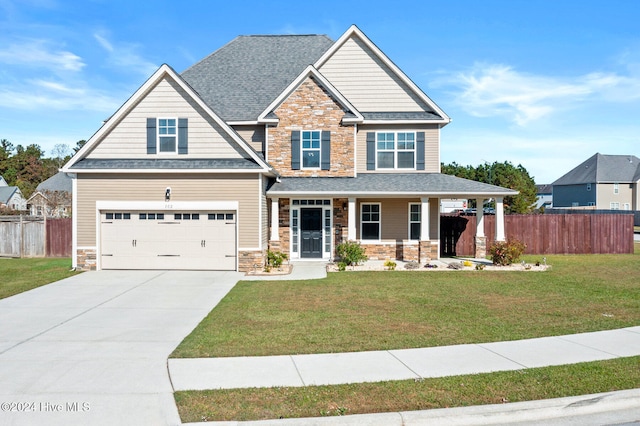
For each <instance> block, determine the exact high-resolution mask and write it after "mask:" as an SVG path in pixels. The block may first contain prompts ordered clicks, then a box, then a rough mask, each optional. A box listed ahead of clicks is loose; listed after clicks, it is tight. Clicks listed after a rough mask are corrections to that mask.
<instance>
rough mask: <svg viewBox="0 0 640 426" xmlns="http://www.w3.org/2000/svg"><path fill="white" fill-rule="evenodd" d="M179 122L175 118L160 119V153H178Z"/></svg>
mask: <svg viewBox="0 0 640 426" xmlns="http://www.w3.org/2000/svg"><path fill="white" fill-rule="evenodd" d="M177 121H178V120H177V119H175V118H158V152H167V153H173V154H175V153H176V152H177V148H178V132H177V130H178V126H177Z"/></svg>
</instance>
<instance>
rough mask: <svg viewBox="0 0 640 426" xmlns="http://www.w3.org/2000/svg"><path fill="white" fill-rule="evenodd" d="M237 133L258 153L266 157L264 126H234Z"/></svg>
mask: <svg viewBox="0 0 640 426" xmlns="http://www.w3.org/2000/svg"><path fill="white" fill-rule="evenodd" d="M233 128H234V130H235V131H236V132H238V134H239V135H240V137H241V138H242V139H244V140H245V142H247V143H248V144H249V145H251V148H253V149H254V150H255V151H256V152H259V153H261V154H263V155H264V140H265V131H264V126H234V127H233Z"/></svg>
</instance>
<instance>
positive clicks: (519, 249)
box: [489, 240, 526, 266]
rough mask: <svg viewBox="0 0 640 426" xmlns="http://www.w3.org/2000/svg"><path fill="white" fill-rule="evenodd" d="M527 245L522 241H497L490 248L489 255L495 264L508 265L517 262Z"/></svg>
mask: <svg viewBox="0 0 640 426" xmlns="http://www.w3.org/2000/svg"><path fill="white" fill-rule="evenodd" d="M525 248H526V246H525V245H524V243H523V242H522V241H518V240H509V241H496V242H495V243H494V244H493V245H492V246H491V247H490V248H489V255H490V256H491V260H492V261H493V264H494V265H500V266H506V265H511V264H512V263H513V262H517V261H518V259H520V256H522V253H524V249H525Z"/></svg>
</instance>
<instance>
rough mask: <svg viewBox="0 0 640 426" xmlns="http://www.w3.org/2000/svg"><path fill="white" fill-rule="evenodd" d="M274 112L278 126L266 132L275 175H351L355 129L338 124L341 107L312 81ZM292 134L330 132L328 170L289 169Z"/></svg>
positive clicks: (340, 119)
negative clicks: (296, 132) (296, 131)
mask: <svg viewBox="0 0 640 426" xmlns="http://www.w3.org/2000/svg"><path fill="white" fill-rule="evenodd" d="M274 112H275V114H276V115H277V116H278V118H279V120H280V122H279V123H278V126H277V127H272V128H269V132H268V140H267V143H268V150H267V155H268V159H267V161H269V163H270V164H271V165H273V167H274V168H275V169H276V170H277V171H278V173H280V174H281V175H282V176H285V177H286V176H298V177H303V176H322V177H327V176H336V177H345V176H353V175H354V158H353V153H354V150H355V141H354V128H353V126H343V125H341V124H340V123H341V121H342V118H343V117H344V114H345V113H344V111H343V110H342V107H341V106H340V105H339V104H338V103H336V102H335V101H334V100H333V99H332V98H331V97H330V96H329V94H328V93H327V92H326V91H325V90H324V89H323V88H322V87H321V86H319V85H318V84H317V83H316V82H315V80H314V79H313V78H307V79H306V80H305V81H304V82H303V83H302V84H301V85H300V86H299V87H298V88H297V89H296V90H295V91H294V92H293V93H292V94H291V95H289V97H288V98H287V99H286V100H285V101H284V102H283V103H282V104H280V106H279V107H278V108H277V109H276V110H275V111H274ZM293 130H328V131H330V132H331V166H330V167H331V169H330V170H292V169H291V131H293Z"/></svg>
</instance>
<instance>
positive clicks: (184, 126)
mask: <svg viewBox="0 0 640 426" xmlns="http://www.w3.org/2000/svg"><path fill="white" fill-rule="evenodd" d="M188 124H189V120H188V119H186V118H178V154H187V153H188V152H189V149H188V142H189V140H188V136H187V135H188V133H189V132H188V131H187V130H188Z"/></svg>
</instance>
